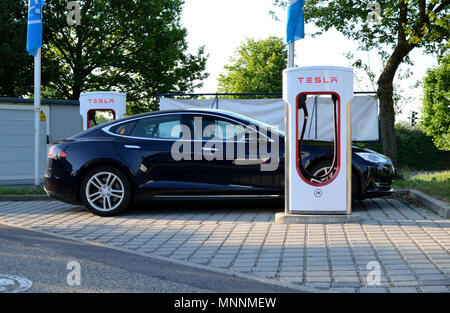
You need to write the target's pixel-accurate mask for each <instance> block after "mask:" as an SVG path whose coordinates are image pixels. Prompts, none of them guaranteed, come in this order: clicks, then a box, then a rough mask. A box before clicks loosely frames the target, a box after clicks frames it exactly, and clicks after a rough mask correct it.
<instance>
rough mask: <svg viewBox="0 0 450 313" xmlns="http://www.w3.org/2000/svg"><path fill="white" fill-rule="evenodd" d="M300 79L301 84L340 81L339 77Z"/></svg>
mask: <svg viewBox="0 0 450 313" xmlns="http://www.w3.org/2000/svg"><path fill="white" fill-rule="evenodd" d="M298 80H299V81H300V84H303V83H304V82H306V83H307V84H329V83H336V84H337V82H338V79H337V77H331V79H330V78H328V79H327V78H326V77H312V76H311V77H299V78H298Z"/></svg>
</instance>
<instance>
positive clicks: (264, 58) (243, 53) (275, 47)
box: [218, 37, 287, 93]
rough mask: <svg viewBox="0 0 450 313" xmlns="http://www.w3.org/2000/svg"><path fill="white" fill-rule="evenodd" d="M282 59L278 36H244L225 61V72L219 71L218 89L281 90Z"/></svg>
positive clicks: (282, 47) (235, 91)
mask: <svg viewBox="0 0 450 313" xmlns="http://www.w3.org/2000/svg"><path fill="white" fill-rule="evenodd" d="M286 59H287V49H286V46H285V45H284V43H283V40H282V39H281V38H277V37H269V38H267V39H265V40H253V39H247V41H246V42H245V43H242V44H241V46H239V47H238V48H237V49H236V51H235V54H234V56H233V57H231V58H230V63H229V64H228V65H225V67H224V68H225V70H226V71H227V72H226V74H220V75H219V78H218V83H219V92H228V93H241V92H281V90H282V80H283V76H282V72H283V70H284V69H285V68H286Z"/></svg>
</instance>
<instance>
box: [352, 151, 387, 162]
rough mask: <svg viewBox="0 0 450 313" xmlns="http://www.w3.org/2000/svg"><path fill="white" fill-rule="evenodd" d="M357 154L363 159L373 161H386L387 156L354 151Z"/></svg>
mask: <svg viewBox="0 0 450 313" xmlns="http://www.w3.org/2000/svg"><path fill="white" fill-rule="evenodd" d="M356 154H357V155H359V156H360V157H362V158H363V159H364V160H366V161H369V162H374V163H385V162H387V161H388V159H387V158H385V157H383V156H382V155H380V154H375V153H370V152H356Z"/></svg>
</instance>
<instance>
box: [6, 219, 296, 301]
mask: <svg viewBox="0 0 450 313" xmlns="http://www.w3.org/2000/svg"><path fill="white" fill-rule="evenodd" d="M71 261H76V262H78V264H79V265H80V271H79V273H80V275H79V276H77V275H75V274H76V272H75V271H76V268H75V267H70V268H69V269H67V265H68V263H69V262H71ZM74 270H75V271H74ZM68 275H69V278H70V279H69V280H70V281H75V282H76V278H77V277H79V278H80V280H79V281H80V285H73V286H70V285H69V284H68V282H67V277H68ZM21 277H22V278H25V279H26V280H23V279H22V280H21ZM27 280H28V281H27ZM28 282H31V283H32V285H31V287H29V288H28V289H26V288H27V283H28ZM20 286H22V289H26V290H23V292H32V293H46V292H152V293H161V292H162V293H205V292H231V293H235V292H239V293H246V292H252V293H260V292H297V291H294V290H291V289H288V288H282V287H278V286H274V285H270V284H264V283H261V282H257V281H253V280H247V279H244V278H238V277H233V276H230V275H224V274H220V273H216V272H210V271H205V270H200V269H197V268H193V267H189V266H183V265H179V264H175V263H170V262H164V261H160V260H157V259H152V258H151V257H144V256H139V255H134V254H130V253H126V252H122V251H117V250H114V249H109V248H104V247H99V246H94V245H90V244H86V243H81V242H77V241H72V240H67V239H61V238H58V237H54V236H49V235H46V234H42V233H39V232H33V231H29V230H24V229H21V228H15V227H9V226H5V225H2V224H0V292H5V291H6V292H11V291H14V290H20V288H21V287H20Z"/></svg>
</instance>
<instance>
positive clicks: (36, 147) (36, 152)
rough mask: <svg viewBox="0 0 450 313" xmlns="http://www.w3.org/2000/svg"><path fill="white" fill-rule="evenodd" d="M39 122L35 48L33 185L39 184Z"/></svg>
mask: <svg viewBox="0 0 450 313" xmlns="http://www.w3.org/2000/svg"><path fill="white" fill-rule="evenodd" d="M40 122H41V48H37V49H36V56H35V57H34V185H35V186H36V187H39V186H40V178H39V152H40V151H39V150H40V149H39V148H40V142H39V139H40Z"/></svg>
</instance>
